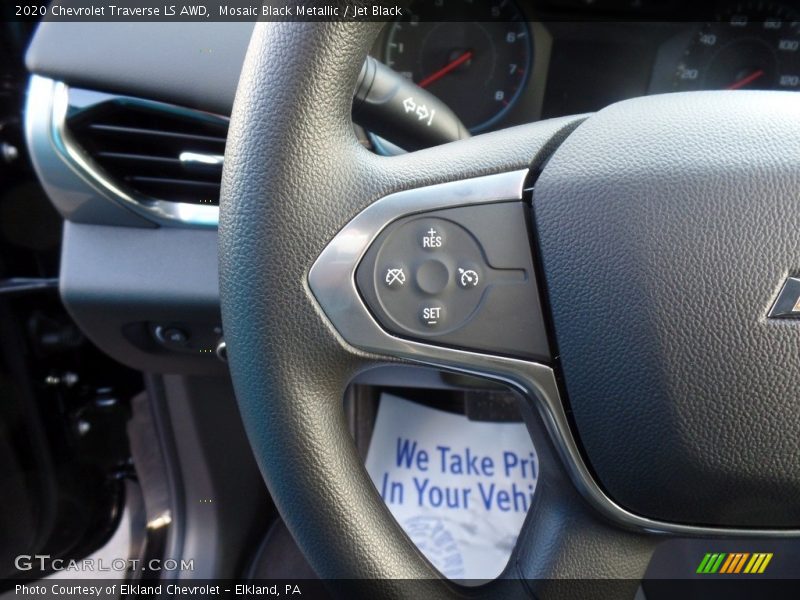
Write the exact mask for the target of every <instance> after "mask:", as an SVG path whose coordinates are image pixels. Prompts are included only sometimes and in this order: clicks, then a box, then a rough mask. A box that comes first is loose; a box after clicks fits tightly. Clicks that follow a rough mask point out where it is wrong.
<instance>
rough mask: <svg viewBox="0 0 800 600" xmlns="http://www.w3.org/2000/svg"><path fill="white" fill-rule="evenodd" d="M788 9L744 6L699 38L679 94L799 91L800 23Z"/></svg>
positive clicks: (678, 75)
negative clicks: (727, 91)
mask: <svg viewBox="0 0 800 600" xmlns="http://www.w3.org/2000/svg"><path fill="white" fill-rule="evenodd" d="M797 19H798V16H797V15H796V14H795V13H793V12H792V11H789V10H788V9H786V8H784V7H782V6H780V5H778V4H771V3H768V2H762V1H757V2H743V3H741V4H740V5H739V6H737V7H736V9H735V10H732V11H729V12H727V13H726V14H725V15H723V18H722V19H720V21H719V22H716V23H706V24H705V25H703V26H702V27H701V28H700V29H699V30H698V32H697V34H696V35H695V37H694V39H693V41H692V43H691V44H690V45H689V47H688V48H687V49H686V52H685V53H684V56H683V58H682V59H681V61H680V63H679V64H678V66H677V68H676V70H675V78H674V89H675V90H681V91H682V90H719V89H729V90H738V89H756V90H790V91H797V90H800V22H798V20H797Z"/></svg>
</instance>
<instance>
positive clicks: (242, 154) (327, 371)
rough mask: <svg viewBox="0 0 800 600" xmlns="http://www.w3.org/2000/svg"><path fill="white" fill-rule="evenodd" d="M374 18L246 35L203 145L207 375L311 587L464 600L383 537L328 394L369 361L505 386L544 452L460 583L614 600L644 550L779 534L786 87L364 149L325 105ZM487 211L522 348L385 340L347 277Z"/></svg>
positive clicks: (797, 192) (795, 433)
mask: <svg viewBox="0 0 800 600" xmlns="http://www.w3.org/2000/svg"><path fill="white" fill-rule="evenodd" d="M379 28H380V24H376V23H335V22H334V23H330V22H327V23H269V24H264V23H260V24H258V25H257V26H256V29H255V32H254V34H253V37H252V40H251V43H250V48H249V51H248V54H247V58H246V62H245V64H244V68H243V71H242V75H241V80H240V83H239V88H238V92H237V96H236V102H235V107H234V111H233V116H232V119H231V123H230V133H229V138H228V145H227V150H226V154H225V168H224V174H223V187H222V200H221V220H220V229H219V234H220V277H221V282H220V283H221V295H222V309H223V323H224V329H225V334H226V341H227V346H228V356H229V364H230V370H231V374H232V377H233V381H234V385H235V390H236V395H237V397H238V401H239V405H240V409H241V414H242V418H243V420H244V424H245V426H246V430H247V433H248V436H249V439H250V443H251V445H252V448H253V451H254V454H255V456H256V458H257V461H258V464H259V466H260V469H261V471H262V474H263V476H264V479H265V481H266V483H267V485H268V487H269V490H270V492H271V494H272V496H273V498H274V499H275V502H276V504H277V507H278V509H279V511H280V513H281V515H282V516H283V518H284V519H285V521H286V523H287V525H288V527H289V529H290V530H291V532H292V534H293V535H294V537H295V538H296V540H297V542H298V544H299V545H300V547H301V549H302V551H303V552H304V554H305V555H306V557H307V558H308V560H309V562H310V563H311V565H312V567H313V568H314V569H315V570H316V572H317V573H318V574H319V575H320V577H323V578H327V579H336V578H356V579H360V578H364V579H368V580H369V582H366V583H365V585H367V586H369V587H368V588H366V589H369V590H370V592H372V593H379V594H381V597H396V596H397V597H399V596H402V594H403V592H404V589H405V588H403V587H402V586H400V585H398V583H397V581H396V580H398V579H404V578H411V579H420V580H425V581H424V583H420V584H419V585H424V587H425V594H426V597H450V596H454V595H462V594H464V593H465V592H464V589H463V588H461V587H459V586H457V585H455V584H452V583H449V582H447V581H445V580H444V579H443V578H442V577H441V576H440V575H439V574H438V573H437V571H436V570H435V569H434V568H433V567H432V566H431V564H430V563H428V562H427V560H426V559H425V558H424V557H423V556H422V554H421V553H420V552H419V551H418V550H417V549H416V548H415V546H414V544H413V543H412V542H411V541H410V540H409V538H408V537H407V536H406V535H405V534H404V533H403V531H402V530H401V528H400V527H399V526H398V525H397V523H396V522H395V521H394V519H393V518H392V516H391V514H390V513H389V511H388V509H387V508H386V506H385V505H384V502H383V501H382V499H381V498H380V496H379V494H378V492H377V491H376V489H375V487H374V486H373V484H372V482H371V481H370V479H369V476H368V475H367V473H366V471H365V468H364V465H363V462H362V460H361V459H360V457H359V455H358V454H357V452H356V449H355V447H354V444H353V441H352V438H351V435H350V433H349V431H348V425H347V422H346V419H345V415H344V411H343V406H342V397H343V393H344V390H345V388H346V386H347V385H348V382H350V381H351V380H352V379H353V377H354V376H356V375H357V374H358V373H360V372H361V371H363V370H365V369H368V368H370V367H373V366H375V365H379V364H384V363H389V362H392V363H396V362H407V361H412V362H415V363H422V364H425V365H432V366H435V367H437V368H441V369H446V370H454V371H460V372H467V373H472V374H478V375H482V376H485V377H487V378H491V379H495V380H498V381H502V382H505V383H507V384H508V385H510V386H511V387H513V388H514V389H515V390H517V391H518V392H519V393H520V395H521V396H522V397H523V398H524V401H525V406H526V407H527V409H528V410H527V411H526V419H527V421H528V424H529V427H530V428H531V430H532V431H533V430H534V429H535V428H538V427H541V426H543V427H544V428H545V430H546V432H547V433H546V434H544V433H542V436H543V439H541V440H540V439H538V438H537V448H539V449H540V451H541V452H550V453H552V455H553V456H554V457H557V460H556V463H555V464H557V465H558V468H554V469H551V470H550V471H549V472H547V473H545V472H543V473H542V475H541V480H540V484H539V488H538V491H537V495H536V498H535V502H534V505H533V507H532V508H531V510H530V511H529V514H528V518H527V520H526V523H525V526H524V528H523V531H522V533H521V535H520V537H519V540H518V544H517V548H516V550H515V552H514V554H513V556H512V559H511V561H510V563H509V566H508V567H507V569H506V571H505V573H504V575H503V578H502V579H503V581H496V582H493V583H490V584H488V585H487V586H484V587H482V588H480V590H481V592H480V593H481V595H491V594H492V593H497V594H502V595H507V594H508V593H509V592H510V591H517V592H519V593H520V594H521V595H523V594H527V593H534V594H537V595H545V596H547V595H548V591H550V592H552V591H553V590H554V589H555V588H554V586H556V587H557V585H558V580H561V579H569V578H579V579H584V580H590V579H593V578H617V579H620V580H623V581H621V582H620V586H621V587H620V589H619V590H618V591H619V595H629V596H632V595H633V593H634V591H635V589H636V585H637V580H638V579H640V578H641V577H642V576H643V575H644V573H645V570H646V568H647V565H648V563H649V561H650V559H651V557H652V556H653V552H654V551H655V548H656V547H657V545H658V544H659V543H660V542H661V541H663V540H664V539H667V538H670V537H683V538H687V537H688V538H691V537H696V538H714V539H720V538H722V539H724V538H731V539H743V538H749V539H752V538H758V539H760V540H762V541H764V540H767V541H769V540H773V539H778V538H790V537H796V536H797V535H798V526H800V461H798V460H797V456H798V448H800V427H798V423H800V402H798V394H797V390H798V389H800V385H799V384H800V360H798V351H797V348H798V340H800V330H799V329H798V327H800V324H799V323H796V322H793V321H792V320H791V317H792V310H793V309H794V308H796V306H795V302H796V301H797V300H798V298H795V297H794V296H791V294H795V295H797V296H798V297H800V290H798V289H797V288H793V287H792V286H791V285H790V284H791V280H789V282H788V283H786V282H787V278H789V277H790V276H791V275H795V274H797V273H798V272H799V271H800V244H798V243H797V236H798V232H800V102H798V101H797V100H796V97H794V96H792V95H791V94H789V93H780V92H696V93H689V94H669V95H664V96H652V97H644V98H638V99H633V100H628V101H625V102H622V103H619V104H615V105H612V106H610V107H609V108H606V109H604V110H602V111H600V112H598V113H596V114H592V115H588V116H587V115H580V116H575V117H568V118H560V119H553V120H545V121H541V122H538V123H533V124H530V125H525V126H521V127H515V128H511V129H507V130H504V131H499V132H496V133H491V134H486V135H481V136H476V137H474V138H471V139H469V140H464V141H461V142H457V143H452V144H447V145H444V146H440V147H436V148H431V149H427V150H423V151H418V152H414V153H409V154H406V155H402V156H395V157H381V156H376V155H374V154H372V153H371V152H369V151H368V150H366V149H365V148H363V147H362V146H361V145H360V144H359V143H358V142H357V140H356V138H355V135H354V133H353V125H352V121H351V116H350V114H351V104H352V97H353V90H354V86H355V83H356V79H357V76H358V73H359V69H360V66H361V65H362V63H363V61H364V58H365V56H366V54H367V52H368V49H369V48H370V45H371V43H372V42H373V40H374V39H375V36H376V35H377V33H378V31H379ZM509 202H511V203H515V206H518V207H520V210H523V211H524V213H523V214H530V215H531V216H530V219H529V220H528V222H527V224H526V226H527V228H529V229H530V238H526V239H527V241H526V242H525V243H519V239H518V237H513V236H512V237H509V239H508V240H505V241H504V243H506V244H514V247H513V250H514V252H515V253H516V254H517V255H518V256H519V257H522V258H521V260H522V259H524V260H526V261H529V262H530V264H533V265H535V268H533V269H530V272H527V273H526V274H525V277H529V278H530V280H531V281H532V282H533V283H534V284H536V285H538V295H537V296H536V297H535V298H533V299H531V300H530V301H529V302H527V303H526V302H516V304H514V305H513V306H512V307H511V308H512V309H513V310H510V311H507V310H506V311H503V315H501V316H502V318H504V319H507V320H510V322H511V323H512V324H513V323H523V322H525V320H526V319H528V318H533V316H535V315H536V314H537V313H539V312H542V313H543V314H544V321H545V322H546V323H547V328H546V331H544V330H543V331H542V333H541V338H542V339H540V340H531V339H527V338H525V337H523V338H521V339H517V338H520V336H516V335H511V336H509V337H508V339H515V340H517V341H516V342H515V344H517V345H510V346H509V347H508V348H505V347H504V346H503V344H504V342H503V339H500V340H499V341H495V342H493V343H492V344H491V345H490V344H488V342H487V347H485V348H484V347H482V346H481V344H482V339H481V338H480V336H478V337H475V336H473V337H472V338H471V339H470V340H467V341H465V342H464V343H458V344H452V343H441V342H440V339H439V338H437V337H436V336H435V335H428V334H426V333H418V334H417V333H415V331H417V329H415V328H414V327H412V326H409V327H406V328H405V329H404V330H403V331H399V332H398V330H397V329H396V328H395V329H393V328H392V327H390V326H387V324H386V322H385V321H383V320H382V319H381V318H380V314H379V313H380V310H382V309H381V308H380V306H378V307H377V308H376V306H373V305H372V304H370V300H369V294H368V293H366V292H365V291H364V290H363V289H362V288H363V285H361V283H360V279H359V273H358V269H359V268H360V267H359V265H360V263H361V262H362V261H364V260H366V257H367V256H368V255H369V253H370V252H371V251H372V250H371V248H373V247H374V245H375V244H378V243H380V239H382V238H381V235H382V232H389V231H390V230H391V228H392V227H395V226H396V224H397V223H403V222H405V221H403V219H406V220H407V219H408V218H411V217H413V216H414V215H426V214H429V213H432V211H433V212H435V211H443V210H449V209H451V208H456V207H458V208H459V209H463V210H467V211H469V210H471V209H472V208H474V207H481V206H482V207H486V206H490V207H491V206H494V205H498V206H499V203H509ZM463 214H468V213H463ZM397 226H399V225H397ZM464 227H466V225H465V226H464ZM384 235H386V233H384ZM499 237H500V238H502V237H503V236H502V235H500V236H499ZM501 241H502V240H501ZM531 261H532V262H531ZM486 268H487V269H488V268H489V267H486ZM409 276H411V275H409ZM367 279H368V280H369V277H368V278H367ZM784 284H785V285H784ZM787 290H788V291H787ZM792 290H794V291H792ZM786 294H789V295H790V296H791V297H789V298H788V300H787V298H786V297H785V295H786ZM522 297H523V296H520V298H522ZM525 297H527V296H525ZM528 298H530V297H528ZM776 298H777V299H778V302H779V303H781V302H783V304H786V302H788V306H789V308H788V309H787V310H786V311H783V312H780V311H778V312H776V311H775V310H774V308H775V306H777V305H776V304H775V302H776ZM540 300H541V306H540ZM487 302H488V301H487ZM378 304H380V302H378ZM783 304H782V306H783ZM384 308H385V307H384ZM481 310H482V309H481ZM487 310H489V311H491V307H490V306H489V307H488V308H487ZM478 312H480V311H478ZM786 316H788V317H789V318H788V319H786V318H781V317H786ZM495 317H497V316H496V315H495ZM498 322H499V321H498ZM520 326H521V325H520ZM465 339H466V338H465ZM488 339H489V338H488V337H487V340H488ZM536 344H538V346H537V345H536ZM512 346H513V347H512ZM542 347H543V348H545V350H543V351H542V350H537V348H542ZM526 349H530V351H527V350H526ZM540 444H541V446H543V447H544V448H540V446H539V445H540ZM514 579H520V580H525V581H519V582H518V581H512V580H514ZM571 589H573V590H575V588H571ZM575 593H576V594H577V593H578V592H575ZM579 597H581V598H589V597H609V592H608V590H607V589H602V588H600V589H598V588H596V587H594V586H592V585H587V586H586V587H584V588H583V589H582V590H581V591H580V593H579Z"/></svg>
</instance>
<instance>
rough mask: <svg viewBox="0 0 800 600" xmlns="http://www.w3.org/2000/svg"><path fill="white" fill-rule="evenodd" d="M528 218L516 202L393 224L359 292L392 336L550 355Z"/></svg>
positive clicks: (374, 250) (363, 270)
mask: <svg viewBox="0 0 800 600" xmlns="http://www.w3.org/2000/svg"><path fill="white" fill-rule="evenodd" d="M529 219H530V215H529V211H528V208H527V207H526V205H525V204H524V203H522V202H519V201H516V202H500V203H494V204H484V205H474V206H465V207H460V208H451V209H446V210H439V211H434V212H429V213H422V214H418V215H414V216H410V217H406V218H403V219H400V220H398V221H395V222H393V223H391V224H390V225H389V226H387V227H386V228H385V229H384V231H382V232H381V234H380V235H379V236H378V237H377V238H376V239H375V241H374V242H373V243H372V245H371V246H370V248H369V249H368V250H367V253H366V254H365V256H364V258H363V259H362V261H361V263H360V264H359V266H358V269H357V271H356V281H357V285H358V288H359V291H360V293H361V295H362V297H363V299H364V301H365V303H366V304H367V306H368V307H369V309H370V310H371V311H372V313H373V315H375V317H376V319H377V320H378V322H379V323H380V324H381V325H382V326H383V327H384V328H385V329H386V330H387V331H389V332H392V333H394V334H397V335H400V336H403V337H408V338H413V339H420V340H424V341H426V342H428V343H436V344H441V345H446V346H452V347H457V348H464V349H470V350H479V351H486V352H493V353H501V354H505V355H510V356H519V357H524V358H532V359H536V360H547V359H548V358H549V350H548V344H547V338H546V335H545V328H544V321H543V318H542V311H541V307H540V303H539V293H538V290H537V288H536V279H535V277H534V273H533V260H532V257H531V244H530V238H529V234H528V222H529Z"/></svg>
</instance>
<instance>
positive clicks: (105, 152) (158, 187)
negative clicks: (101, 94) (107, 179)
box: [67, 98, 228, 205]
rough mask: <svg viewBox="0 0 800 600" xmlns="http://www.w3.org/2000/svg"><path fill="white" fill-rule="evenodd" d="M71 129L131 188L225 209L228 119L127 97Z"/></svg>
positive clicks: (85, 114)
mask: <svg viewBox="0 0 800 600" xmlns="http://www.w3.org/2000/svg"><path fill="white" fill-rule="evenodd" d="M67 126H68V128H69V130H70V133H71V134H72V137H73V138H74V140H75V141H76V142H77V143H78V144H79V145H80V146H81V148H82V149H83V150H84V151H85V152H87V153H88V154H89V156H91V157H92V159H93V160H94V162H95V163H96V164H98V165H99V166H100V167H101V168H102V169H103V170H104V171H105V172H106V173H108V174H109V175H110V176H111V177H112V178H113V179H115V180H116V181H117V182H118V183H121V184H123V185H125V186H126V187H127V188H128V189H131V190H134V191H136V192H138V193H139V194H140V195H142V196H144V197H147V198H152V199H155V200H166V201H169V202H185V203H191V204H208V205H217V204H219V189H220V181H221V178H222V155H223V153H224V152H225V138H226V136H227V133H228V122H227V119H225V118H223V117H218V116H216V115H211V114H208V113H202V112H196V111H190V110H186V109H180V108H177V107H172V106H170V105H162V104H157V103H150V102H141V103H140V102H137V101H135V100H129V99H124V98H122V99H115V100H110V101H107V102H103V103H101V104H97V105H94V106H92V107H91V108H89V109H87V110H84V111H81V112H78V113H77V114H75V115H74V116H71V117H70V118H69V119H68V120H67Z"/></svg>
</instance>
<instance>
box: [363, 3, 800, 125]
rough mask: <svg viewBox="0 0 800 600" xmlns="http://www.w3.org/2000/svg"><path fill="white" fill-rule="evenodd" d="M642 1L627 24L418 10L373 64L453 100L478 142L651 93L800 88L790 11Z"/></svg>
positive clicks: (388, 33)
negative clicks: (672, 7) (665, 14)
mask: <svg viewBox="0 0 800 600" xmlns="http://www.w3.org/2000/svg"><path fill="white" fill-rule="evenodd" d="M558 4H562V5H561V6H559V5H558ZM591 4H593V3H591V2H589V3H586V6H589V5H591ZM634 4H636V3H632V4H631V6H634ZM638 4H639V6H640V8H639V10H634V9H633V8H631V9H629V10H628V11H627V12H622V13H617V16H616V17H615V16H614V15H613V14H612V15H609V13H602V12H601V13H594V12H589V13H587V12H586V11H583V12H581V11H580V10H577V9H575V10H574V11H573V12H569V11H565V10H564V6H563V3H557V4H555V5H552V4H551V5H548V4H544V5H542V3H538V4H537V6H536V8H535V9H534V7H533V6H532V5H530V4H527V3H522V2H519V3H515V2H514V1H513V0H490V1H488V2H483V3H480V4H479V5H476V4H474V3H473V2H472V1H471V0H436V1H435V2H417V3H413V4H412V7H411V11H412V12H411V14H410V15H407V16H406V17H405V18H404V19H403V20H401V21H397V22H394V23H392V24H390V25H388V26H387V27H386V28H385V29H384V31H383V33H382V34H381V36H380V38H379V39H378V41H377V43H376V44H375V47H374V48H373V55H374V56H376V57H377V58H379V59H381V60H383V61H384V62H385V63H386V64H387V65H389V66H390V67H392V68H394V69H395V70H397V71H399V72H400V73H401V74H403V75H404V76H405V77H408V78H409V79H412V80H413V81H414V82H416V83H417V84H418V85H420V86H421V87H423V88H426V89H427V90H428V91H430V92H432V93H433V94H435V95H437V96H438V97H440V98H441V99H442V100H444V101H445V102H446V103H447V104H448V105H449V106H450V107H451V108H452V109H453V110H454V111H455V112H456V114H458V115H459V117H461V119H462V121H463V122H464V124H465V125H466V126H467V127H468V128H469V129H470V130H471V132H472V133H480V132H483V131H489V130H493V129H497V128H502V127H507V126H510V125H516V124H520V123H526V122H530V121H535V120H538V119H542V118H550V117H558V116H563V115H568V114H576V113H583V112H592V111H596V110H599V109H601V108H603V107H604V106H607V105H609V104H612V103H614V102H616V101H619V100H624V99H626V98H631V97H635V96H642V95H646V94H657V93H667V92H679V91H693V90H719V89H731V90H735V89H759V90H764V89H770V90H772V89H774V90H790V91H796V90H798V89H800V17H799V16H798V14H799V13H797V12H796V11H795V10H793V9H792V8H791V7H790V6H789V5H788V4H781V3H776V2H765V1H762V0H750V1H743V2H725V3H719V4H717V5H716V6H714V7H713V9H712V10H711V11H709V13H708V14H693V13H692V12H691V11H687V12H683V13H681V14H682V15H683V17H682V20H681V21H679V22H675V21H667V20H665V19H662V18H659V13H658V12H653V11H652V10H651V11H649V12H648V11H646V10H645V8H646V7H642V6H641V3H638ZM548 8H549V10H548ZM559 9H560V10H559ZM453 14H462V15H463V20H458V21H454V20H452V15H453ZM444 15H448V17H449V19H450V20H445V19H444ZM598 15H599V16H598ZM615 18H616V19H619V20H616V21H615V20H612V19H615ZM701 19H702V20H701Z"/></svg>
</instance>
